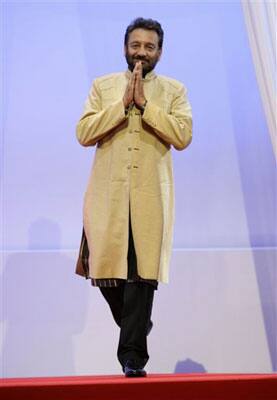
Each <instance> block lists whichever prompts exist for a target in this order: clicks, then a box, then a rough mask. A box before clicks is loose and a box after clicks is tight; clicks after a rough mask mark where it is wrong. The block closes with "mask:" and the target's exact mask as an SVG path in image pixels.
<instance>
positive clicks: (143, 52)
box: [124, 28, 162, 76]
mask: <svg viewBox="0 0 277 400" xmlns="http://www.w3.org/2000/svg"><path fill="white" fill-rule="evenodd" d="M158 41H159V37H158V34H157V32H156V31H150V30H147V29H141V28H138V29H135V30H133V32H131V33H130V35H129V39H128V43H127V46H125V48H124V50H125V57H126V61H127V64H128V67H129V69H130V70H131V71H133V69H134V67H135V65H136V62H137V61H139V60H141V61H142V69H143V76H145V75H146V74H147V73H148V72H150V71H152V69H154V68H155V66H156V64H157V62H158V61H159V59H160V56H161V53H162V50H161V49H159V45H158Z"/></svg>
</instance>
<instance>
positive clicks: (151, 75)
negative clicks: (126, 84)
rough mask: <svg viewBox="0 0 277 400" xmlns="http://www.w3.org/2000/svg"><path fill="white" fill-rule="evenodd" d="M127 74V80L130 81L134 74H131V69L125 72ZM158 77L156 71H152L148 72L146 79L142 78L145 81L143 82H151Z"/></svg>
mask: <svg viewBox="0 0 277 400" xmlns="http://www.w3.org/2000/svg"><path fill="white" fill-rule="evenodd" d="M125 74H126V76H127V78H128V79H130V77H131V75H132V72H131V71H130V70H129V69H127V71H126V72H125ZM156 76H157V75H156V73H155V71H154V70H153V69H152V71H150V72H148V73H147V74H146V75H145V78H142V80H143V81H151V80H152V79H155V78H156Z"/></svg>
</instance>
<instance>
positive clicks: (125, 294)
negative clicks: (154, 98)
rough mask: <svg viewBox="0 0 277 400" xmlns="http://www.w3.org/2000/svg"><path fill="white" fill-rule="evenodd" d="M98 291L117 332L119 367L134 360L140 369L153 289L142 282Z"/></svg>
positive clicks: (148, 324)
mask: <svg viewBox="0 0 277 400" xmlns="http://www.w3.org/2000/svg"><path fill="white" fill-rule="evenodd" d="M100 290H101V292H102V294H103V295H104V297H105V299H106V300H107V302H108V304H109V306H110V308H111V311H112V314H113V317H114V320H115V322H116V323H117V324H118V325H119V326H120V328H121V329H120V337H119V344H118V350H117V357H118V360H119V362H120V364H121V365H122V366H124V364H125V363H126V361H127V360H134V361H135V362H136V364H137V365H138V366H139V367H144V366H145V364H146V363H147V361H148V359H149V355H148V352H147V339H146V336H147V332H148V330H149V327H150V326H151V322H150V318H151V311H152V304H153V297H154V290H155V289H154V287H153V286H151V285H150V284H148V283H143V282H136V283H129V282H124V283H122V284H121V285H120V286H118V287H112V288H109V287H108V288H107V287H106V288H104V287H101V288H100Z"/></svg>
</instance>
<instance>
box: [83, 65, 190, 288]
mask: <svg viewBox="0 0 277 400" xmlns="http://www.w3.org/2000/svg"><path fill="white" fill-rule="evenodd" d="M129 77H130V71H127V72H126V73H117V74H111V75H106V76H104V77H101V78H97V79H96V80H95V81H94V83H93V86H92V89H91V91H90V93H89V96H88V99H87V101H86V104H85V110H84V113H83V115H82V116H81V119H80V121H79V123H78V126H77V138H78V140H79V142H80V144H81V145H83V146H94V145H96V151H95V156H94V160H93V165H92V170H91V175H90V178H89V182H88V187H87V191H86V194H85V199H84V230H85V235H86V238H87V244H88V248H89V271H88V274H87V275H88V276H90V277H92V278H95V279H101V278H119V279H126V277H127V268H128V267H127V252H128V226H129V212H130V213H131V223H132V231H133V238H134V245H135V250H136V256H137V268H138V274H139V276H140V277H142V278H144V279H153V280H158V281H160V282H167V281H168V270H169V261H170V253H171V245H172V232H173V222H174V182H173V171H172V158H171V147H172V146H173V147H174V148H175V149H177V150H182V149H184V148H186V147H187V146H188V145H189V143H190V142H191V138H192V115H191V107H190V104H189V101H188V99H187V95H186V89H185V88H184V86H183V85H182V84H181V83H180V82H178V81H176V80H174V79H170V78H167V77H163V76H157V75H156V74H155V73H154V71H152V72H150V73H149V74H147V75H146V78H145V79H144V80H143V85H144V92H145V97H146V99H147V105H146V107H145V110H144V113H143V115H142V114H141V112H140V110H138V109H137V108H136V107H135V106H133V107H132V108H130V109H129V111H128V113H126V112H125V109H124V105H123V101H122V99H123V95H124V92H125V89H126V85H127V82H128V79H129ZM79 273H80V270H79Z"/></svg>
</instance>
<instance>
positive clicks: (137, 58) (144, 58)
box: [133, 56, 148, 61]
mask: <svg viewBox="0 0 277 400" xmlns="http://www.w3.org/2000/svg"><path fill="white" fill-rule="evenodd" d="M133 60H135V61H148V60H147V58H146V57H143V56H142V57H133Z"/></svg>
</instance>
